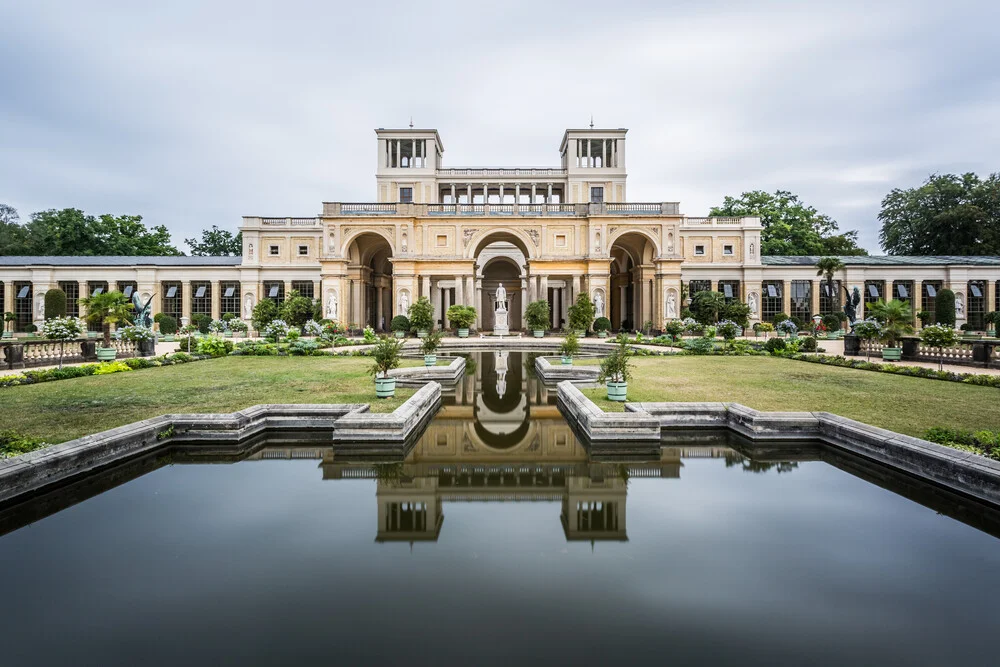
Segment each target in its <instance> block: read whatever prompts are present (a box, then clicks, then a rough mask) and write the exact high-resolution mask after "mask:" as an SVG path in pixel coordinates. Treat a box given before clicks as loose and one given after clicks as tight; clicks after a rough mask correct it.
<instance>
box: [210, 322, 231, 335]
mask: <svg viewBox="0 0 1000 667" xmlns="http://www.w3.org/2000/svg"><path fill="white" fill-rule="evenodd" d="M227 329H228V327H226V323H225V322H223V321H222V320H212V321H211V322H209V323H208V330H209V331H211V332H212V333H214V334H221V333H225V332H226V330H227Z"/></svg>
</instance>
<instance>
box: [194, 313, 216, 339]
mask: <svg viewBox="0 0 1000 667" xmlns="http://www.w3.org/2000/svg"><path fill="white" fill-rule="evenodd" d="M191 324H193V325H195V326H196V327H198V333H202V334H207V333H209V332H210V331H211V329H209V327H211V326H212V316H211V315H207V314H205V313H195V314H194V315H192V316H191Z"/></svg>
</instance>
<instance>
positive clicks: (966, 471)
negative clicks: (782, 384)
mask: <svg viewBox="0 0 1000 667" xmlns="http://www.w3.org/2000/svg"><path fill="white" fill-rule="evenodd" d="M558 403H559V406H560V407H561V408H564V409H565V412H566V413H567V418H570V419H572V420H573V421H574V422H575V423H576V426H577V427H578V430H579V431H580V433H581V434H583V436H584V437H585V438H587V439H589V440H590V443H588V444H597V445H600V446H601V447H602V448H605V449H607V448H608V447H614V446H615V444H616V443H622V445H625V446H627V445H628V444H630V443H636V442H652V441H654V440H655V441H657V442H659V440H660V438H661V433H662V431H666V430H679V429H684V430H693V429H728V430H730V431H733V432H735V433H738V434H739V435H741V436H743V437H744V438H747V439H748V440H751V441H767V442H769V443H775V442H778V443H780V442H781V441H785V442H788V443H789V444H791V443H793V442H795V443H801V441H802V440H817V441H819V442H822V443H823V444H824V445H828V446H831V447H835V448H837V449H842V450H844V451H847V452H851V453H853V454H856V455H858V456H861V457H864V458H866V459H870V460H873V461H876V462H878V463H881V464H883V465H886V466H889V467H891V468H893V469H896V470H900V471H902V472H905V473H908V474H910V475H913V476H915V477H919V478H921V479H923V480H926V481H930V482H933V483H935V484H938V485H940V486H943V487H945V488H948V489H951V490H954V491H958V492H960V493H963V494H965V495H968V496H972V497H974V498H978V499H980V500H984V501H986V502H989V503H991V504H993V505H1000V462H998V461H992V460H990V459H986V458H983V457H981V456H977V455H975V454H971V453H969V452H962V451H959V450H957V449H952V448H951V447H945V446H943V445H937V444H934V443H932V442H928V441H926V440H921V439H920V438H914V437H912V436H908V435H903V434H901V433H896V432H895V431H889V430H886V429H883V428H878V427H875V426H870V425H868V424H864V423H862V422H858V421H855V420H853V419H847V418H846V417H841V416H839V415H835V414H831V413H829V412H760V411H758V410H754V409H752V408H748V407H746V406H745V405H740V404H739V403H721V402H720V403H626V404H625V412H604V411H603V410H602V409H601V408H599V407H598V406H597V405H596V404H595V403H594V402H593V401H591V400H590V399H589V398H587V397H586V396H585V395H584V394H583V392H581V391H580V389H579V388H578V387H577V386H576V385H575V384H573V382H572V381H570V380H563V381H562V382H560V383H559V384H558Z"/></svg>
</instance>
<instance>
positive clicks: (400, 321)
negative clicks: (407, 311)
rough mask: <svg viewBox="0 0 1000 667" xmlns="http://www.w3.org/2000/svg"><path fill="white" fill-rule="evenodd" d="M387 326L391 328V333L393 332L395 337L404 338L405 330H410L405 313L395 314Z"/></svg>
mask: <svg viewBox="0 0 1000 667" xmlns="http://www.w3.org/2000/svg"><path fill="white" fill-rule="evenodd" d="M389 328H390V329H392V333H393V334H395V336H396V338H405V337H406V332H407V331H409V330H410V320H409V318H407V317H406V315H396V317H394V318H392V322H391V323H390V324H389Z"/></svg>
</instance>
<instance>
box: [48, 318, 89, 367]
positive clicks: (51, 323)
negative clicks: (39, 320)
mask: <svg viewBox="0 0 1000 667" xmlns="http://www.w3.org/2000/svg"><path fill="white" fill-rule="evenodd" d="M42 332H43V333H44V334H45V337H46V338H48V339H50V340H57V341H59V368H62V365H63V350H64V348H65V347H66V341H68V340H73V339H74V338H77V337H79V336H80V335H81V334H82V333H83V325H82V323H81V322H80V320H78V319H77V318H75V317H53V318H52V319H48V320H45V324H43V325H42Z"/></svg>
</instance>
